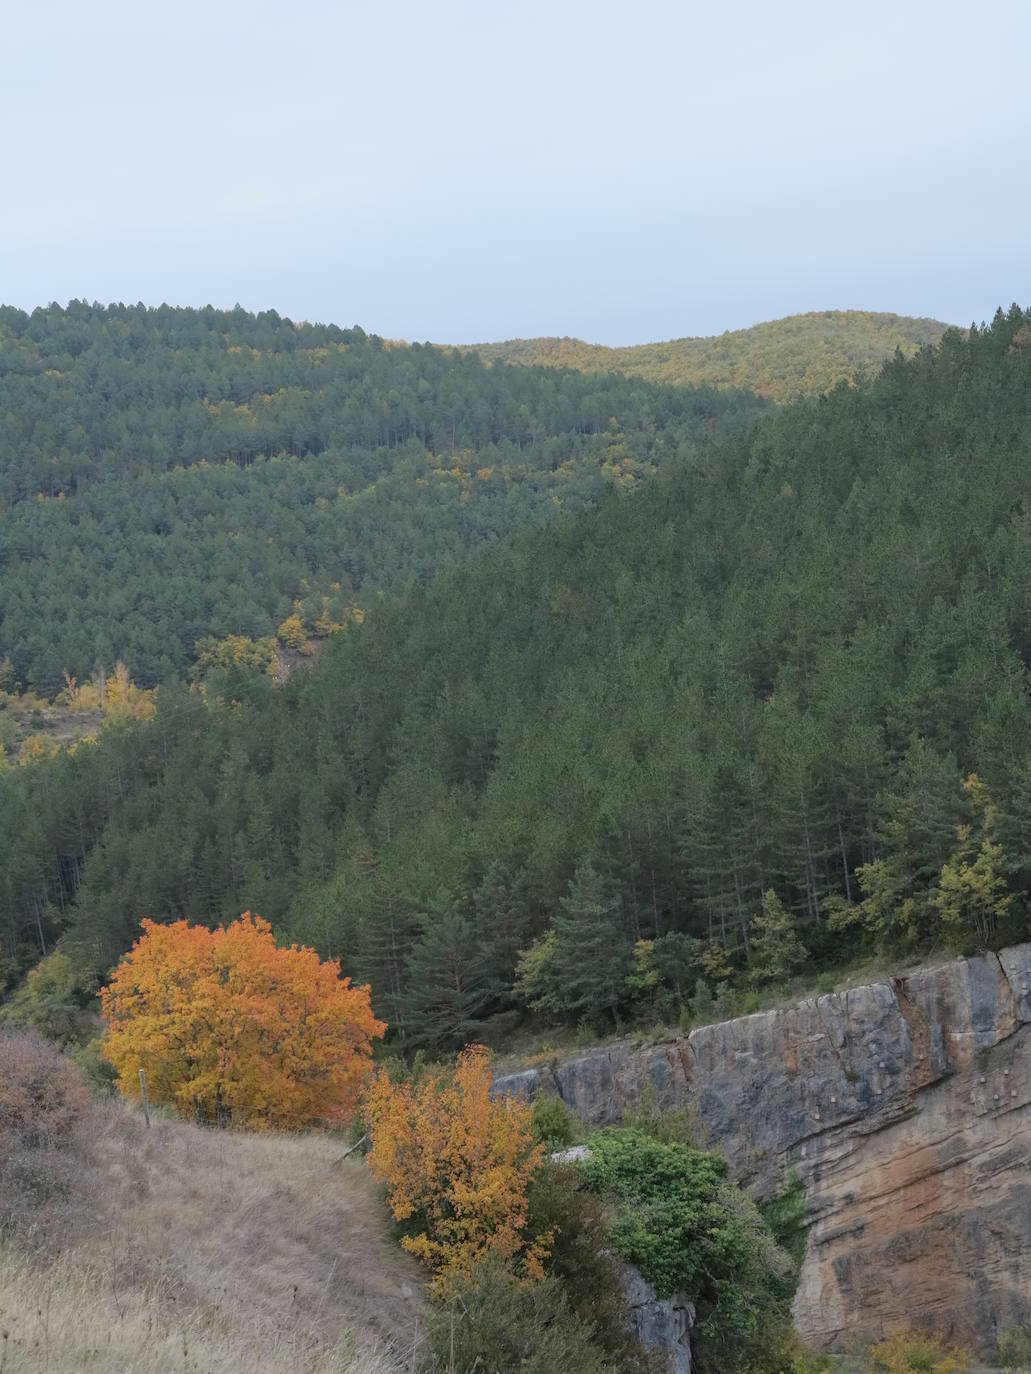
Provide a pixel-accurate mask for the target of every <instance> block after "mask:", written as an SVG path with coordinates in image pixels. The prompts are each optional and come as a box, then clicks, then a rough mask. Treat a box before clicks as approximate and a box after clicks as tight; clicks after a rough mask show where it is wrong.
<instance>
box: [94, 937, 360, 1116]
mask: <svg viewBox="0 0 1031 1374" xmlns="http://www.w3.org/2000/svg"><path fill="white" fill-rule="evenodd" d="M142 926H143V934H142V935H141V936H140V938H139V940H137V941H136V943H135V945H133V947H132V949H131V950H130V951H129V953H128V954H126V955H125V956H124V957H123V959H122V960H121V962H120V963H119V965H118V967H117V968H116V969H115V971H114V973H113V974H112V977H111V981H110V983H109V984H108V986H107V987H106V988H104V989H103V990H102V991H101V993H100V998H101V1006H102V1009H103V1014H104V1018H105V1020H106V1021H107V1023H108V1029H107V1034H106V1036H105V1039H104V1054H105V1057H106V1058H107V1059H108V1060H109V1061H110V1063H111V1064H113V1065H114V1067H115V1069H116V1070H117V1073H118V1080H117V1081H118V1087H119V1089H120V1091H121V1092H122V1093H124V1094H125V1095H126V1096H135V1097H138V1096H139V1091H140V1089H139V1070H140V1069H145V1070H146V1074H147V1087H148V1090H149V1093H150V1096H151V1098H152V1099H153V1100H154V1101H155V1102H167V1103H170V1104H171V1105H172V1106H173V1107H174V1108H175V1109H176V1111H177V1112H178V1113H179V1114H180V1115H181V1116H192V1115H197V1116H198V1117H200V1118H201V1119H203V1120H206V1121H211V1122H216V1123H218V1124H224V1123H225V1122H227V1121H229V1120H231V1121H233V1122H234V1123H237V1124H240V1125H246V1126H251V1127H259V1128H262V1127H269V1126H279V1127H286V1128H289V1129H296V1128H299V1127H302V1126H307V1125H310V1124H311V1123H312V1122H313V1121H315V1120H319V1119H322V1120H327V1119H328V1120H333V1119H336V1118H340V1117H345V1116H346V1115H347V1114H348V1113H350V1111H351V1110H352V1109H353V1107H354V1105H355V1103H356V1101H357V1099H358V1096H359V1093H360V1091H361V1088H362V1086H363V1084H364V1081H365V1078H366V1076H367V1074H368V1072H369V1069H370V1057H371V1053H372V1041H373V1039H374V1038H376V1037H379V1036H382V1035H383V1032H384V1031H385V1030H386V1026H385V1025H384V1023H383V1022H382V1021H377V1020H376V1018H375V1017H374V1016H373V1014H372V1009H371V1007H370V1004H369V989H368V988H367V987H357V988H356V987H352V986H351V981H350V979H349V978H343V979H342V978H341V977H340V965H339V963H337V962H334V961H325V962H323V961H322V960H320V959H319V956H318V955H317V954H316V953H315V951H314V950H311V949H303V948H298V947H297V946H296V945H294V946H291V948H289V949H281V948H279V947H278V946H277V945H276V943H275V940H274V939H273V937H272V927H271V926H270V925H269V923H268V922H267V921H263V920H262V919H261V918H260V917H259V916H252V915H251V913H250V912H249V911H247V912H244V914H243V915H242V916H241V917H240V919H239V920H238V921H234V922H233V923H232V924H231V925H229V926H227V927H225V928H224V929H220V930H208V929H207V928H206V927H204V926H191V925H189V924H188V923H187V922H186V921H175V922H173V923H171V924H170V925H160V924H158V923H157V922H156V921H143V922H142Z"/></svg>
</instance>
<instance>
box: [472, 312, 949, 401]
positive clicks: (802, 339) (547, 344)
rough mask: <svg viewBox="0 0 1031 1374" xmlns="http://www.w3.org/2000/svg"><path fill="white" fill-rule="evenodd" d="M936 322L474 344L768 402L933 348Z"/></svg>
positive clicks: (792, 321) (793, 321)
mask: <svg viewBox="0 0 1031 1374" xmlns="http://www.w3.org/2000/svg"><path fill="white" fill-rule="evenodd" d="M948 328H949V326H948V325H946V324H942V323H941V321H940V320H926V319H913V318H911V317H909V316H907V315H891V314H877V313H874V312H873V311H869V310H823V311H818V312H814V313H812V314H808V315H789V316H788V317H787V318H786V319H783V320H771V321H770V322H769V323H767V324H757V325H755V326H754V327H753V328H752V329H736V330H733V331H729V332H727V333H725V334H717V335H714V336H713V337H712V338H698V339H671V340H670V341H669V342H668V343H652V344H640V345H637V346H636V347H631V348H606V347H605V346H603V345H601V344H588V343H583V342H582V341H581V340H580V339H510V340H508V341H507V342H505V343H489V344H476V345H473V349H474V351H475V352H476V353H477V354H479V356H480V357H481V358H484V359H485V360H486V361H488V362H492V363H494V362H506V363H522V364H529V365H541V364H543V365H545V366H547V367H569V368H575V369H576V370H577V371H578V372H620V373H623V374H624V375H625V376H628V377H629V376H632V377H643V378H646V379H647V380H648V381H651V382H667V383H671V384H674V385H676V386H715V387H744V388H746V389H747V390H749V391H754V392H756V393H757V394H758V395H760V396H764V397H766V398H767V399H768V400H771V401H790V400H792V399H793V398H794V397H795V396H800V395H806V396H808V395H815V394H819V393H822V392H824V391H827V390H829V389H830V388H831V387H832V386H834V385H835V384H836V383H838V382H841V381H853V380H855V379H856V378H857V377H859V376H862V375H864V374H866V373H868V372H870V371H872V370H874V369H876V368H877V367H879V366H880V364H881V363H882V362H884V360H885V359H886V358H890V357H891V356H892V355H893V354H894V352H895V350H896V349H897V348H898V349H901V351H902V352H903V353H904V354H905V355H907V356H908V355H910V354H912V353H915V352H916V350H917V349H918V348H920V347H922V346H923V345H924V344H932V343H937V342H938V340H939V339H940V338H941V336H942V335H943V334H944V333H945V331H946V329H948Z"/></svg>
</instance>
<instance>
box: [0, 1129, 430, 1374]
mask: <svg viewBox="0 0 1031 1374" xmlns="http://www.w3.org/2000/svg"><path fill="white" fill-rule="evenodd" d="M62 1148H63V1151H65V1152H67V1153H70V1154H71V1155H72V1156H73V1161H74V1165H75V1167H74V1170H72V1171H70V1172H71V1176H72V1178H73V1180H74V1181H73V1183H72V1185H71V1191H70V1192H68V1193H66V1195H65V1196H64V1197H63V1199H59V1200H58V1201H57V1203H56V1204H55V1203H54V1202H53V1201H52V1202H51V1203H50V1204H49V1205H48V1206H47V1207H45V1208H43V1209H41V1210H39V1211H38V1213H37V1214H36V1215H35V1216H33V1214H31V1213H24V1212H23V1214H22V1216H21V1219H20V1222H19V1225H18V1226H17V1229H16V1230H15V1232H14V1234H13V1236H12V1235H10V1234H9V1235H8V1237H7V1239H6V1241H4V1242H2V1243H0V1370H2V1371H3V1374H14V1372H15V1371H19V1374H21V1371H26V1372H27V1374H28V1372H29V1371H31V1374H36V1371H39V1374H44V1371H45V1372H46V1374H72V1371H76V1372H77V1371H79V1370H91V1371H103V1374H127V1371H141V1374H142V1371H148V1372H149V1371H154V1372H155V1374H158V1372H159V1371H165V1370H168V1371H172V1370H176V1371H183V1372H184V1374H185V1371H197V1372H199V1371H205V1372H206V1374H249V1372H250V1371H257V1370H261V1371H269V1372H270V1374H278V1372H279V1371H283V1374H287V1371H289V1372H290V1374H301V1371H310V1374H328V1371H330V1370H333V1371H340V1374H387V1371H393V1370H397V1369H405V1368H410V1367H411V1365H412V1353H413V1348H414V1345H415V1343H416V1341H417V1333H418V1328H419V1325H420V1320H421V1316H422V1311H423V1302H424V1298H423V1281H424V1276H423V1275H422V1273H421V1271H420V1270H419V1269H418V1267H417V1266H416V1264H415V1262H414V1261H411V1260H410V1259H409V1257H408V1256H406V1255H404V1254H403V1253H402V1252H401V1251H400V1250H399V1248H398V1247H397V1244H396V1242H395V1241H394V1239H393V1237H392V1235H391V1232H390V1223H389V1218H388V1215H387V1211H386V1208H385V1207H384V1204H383V1202H382V1200H381V1198H380V1196H379V1193H378V1191H377V1188H376V1186H375V1184H374V1182H373V1180H372V1179H371V1177H370V1176H369V1174H368V1171H367V1169H366V1168H365V1166H364V1164H363V1163H362V1162H360V1161H359V1160H358V1159H357V1157H356V1158H354V1159H349V1160H346V1161H343V1162H340V1157H341V1154H342V1150H343V1147H342V1146H341V1145H340V1143H339V1142H337V1141H334V1140H332V1139H330V1138H327V1137H325V1136H290V1137H287V1136H275V1135H242V1134H233V1133H221V1134H216V1133H213V1132H209V1131H204V1130H200V1129H197V1128H195V1127H192V1126H189V1125H185V1124H182V1123H179V1122H171V1121H156V1122H155V1124H154V1126H153V1127H152V1128H151V1129H150V1130H149V1131H148V1130H147V1129H145V1127H144V1125H143V1122H142V1120H141V1119H140V1117H139V1116H138V1114H137V1113H135V1112H134V1111H132V1110H130V1109H129V1108H126V1107H122V1106H119V1105H116V1104H110V1105H109V1104H107V1103H97V1104H95V1105H93V1106H92V1107H91V1108H90V1109H89V1111H88V1113H87V1116H86V1117H85V1118H84V1119H83V1120H82V1121H81V1122H80V1124H79V1126H78V1128H77V1130H76V1132H75V1133H74V1134H73V1136H72V1137H71V1138H70V1139H69V1140H68V1141H67V1142H66V1143H65V1145H64V1146H63V1147H62ZM10 1201H11V1197H10V1194H8V1196H7V1197H4V1196H0V1205H5V1204H9V1203H10ZM4 1210H6V1211H7V1220H8V1221H10V1217H11V1211H10V1208H9V1206H4ZM4 1332H6V1337H4V1334H3V1333H4Z"/></svg>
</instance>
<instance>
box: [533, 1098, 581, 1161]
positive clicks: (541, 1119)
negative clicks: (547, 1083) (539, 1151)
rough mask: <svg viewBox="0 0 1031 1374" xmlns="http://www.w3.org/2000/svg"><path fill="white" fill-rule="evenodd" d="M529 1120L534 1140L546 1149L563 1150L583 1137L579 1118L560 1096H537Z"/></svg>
mask: <svg viewBox="0 0 1031 1374" xmlns="http://www.w3.org/2000/svg"><path fill="white" fill-rule="evenodd" d="M530 1121H531V1125H532V1127H533V1138H534V1140H536V1141H537V1142H538V1143H539V1144H541V1145H543V1146H544V1148H545V1149H546V1150H565V1149H568V1148H569V1146H570V1145H575V1144H577V1142H578V1141H579V1140H581V1139H582V1138H583V1131H582V1130H581V1127H580V1122H579V1120H578V1119H577V1118H576V1117H575V1116H574V1115H573V1113H572V1112H571V1111H570V1110H569V1108H568V1107H567V1106H566V1104H565V1103H564V1102H563V1101H562V1099H561V1098H560V1097H538V1099H537V1100H536V1102H535V1103H534V1104H533V1116H532V1117H531V1119H530Z"/></svg>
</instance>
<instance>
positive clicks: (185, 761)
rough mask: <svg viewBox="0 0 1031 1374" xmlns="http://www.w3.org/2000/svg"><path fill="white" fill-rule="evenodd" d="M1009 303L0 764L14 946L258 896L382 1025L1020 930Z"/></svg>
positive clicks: (1027, 733)
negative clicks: (318, 639)
mask: <svg viewBox="0 0 1031 1374" xmlns="http://www.w3.org/2000/svg"><path fill="white" fill-rule="evenodd" d="M1029 440H1031V316H1029V315H1027V314H1025V313H1024V312H1022V311H1021V310H1019V309H1017V308H1014V309H1013V310H1012V311H1011V312H1010V313H1009V315H1003V314H1001V313H1000V314H999V315H998V316H997V317H996V319H995V320H994V322H993V323H992V325H991V326H990V327H987V328H984V329H980V330H975V331H973V332H972V333H971V334H970V335H969V336H968V337H964V336H961V335H960V334H959V333H951V334H948V335H946V336H945V338H944V340H943V341H942V344H941V346H940V347H939V348H937V349H934V350H925V351H924V352H922V353H921V354H920V355H918V356H917V357H916V358H914V359H912V360H904V359H902V358H901V357H900V358H896V359H895V360H894V361H892V362H890V363H889V364H888V365H887V366H886V367H885V368H884V370H883V371H882V372H881V373H880V375H879V376H878V377H877V378H876V379H874V380H873V381H871V382H869V383H866V384H864V385H862V386H860V387H858V388H849V387H844V386H842V387H839V388H837V389H836V390H835V391H834V392H832V393H831V394H830V395H829V396H828V397H826V398H823V399H820V400H813V401H804V402H799V403H796V404H794V405H792V406H790V407H786V408H784V409H783V410H782V411H779V412H777V413H775V414H773V415H771V416H769V417H767V418H764V419H763V420H761V421H760V422H759V423H758V425H757V426H756V427H755V428H754V429H753V430H752V431H751V432H750V433H748V434H747V435H744V436H739V437H734V438H731V439H729V440H727V441H725V442H723V443H720V444H712V445H708V446H705V447H702V448H699V449H697V450H695V451H693V452H692V453H690V454H688V455H686V456H685V458H684V459H683V460H682V461H681V462H679V463H677V464H675V465H671V466H670V467H669V468H668V470H666V471H665V472H663V473H661V474H660V475H659V476H657V477H656V478H655V479H653V480H652V481H651V482H650V483H648V484H646V485H642V487H641V488H640V489H639V490H636V491H634V492H631V493H629V494H622V493H620V492H618V491H612V492H610V493H609V494H608V495H607V496H606V497H605V498H604V499H603V500H602V502H601V503H600V505H599V506H598V507H597V508H596V509H594V510H591V511H586V512H581V513H579V514H576V515H567V514H562V513H559V515H558V516H557V518H556V519H555V520H554V521H553V522H552V523H551V524H550V525H549V526H548V527H547V528H546V529H533V530H529V531H525V532H524V533H523V534H521V535H520V536H518V537H517V538H515V539H514V540H512V541H510V542H508V543H506V544H503V545H498V546H496V547H494V548H491V549H489V550H487V551H486V552H484V553H483V554H482V555H481V556H479V557H478V558H476V559H474V560H472V561H471V562H469V563H467V564H466V565H464V566H461V567H453V568H448V569H446V570H445V571H444V572H442V573H441V574H440V575H439V576H438V577H437V578H436V579H435V580H433V581H432V582H431V583H430V584H429V585H427V586H415V587H412V588H410V589H409V590H407V591H406V592H405V593H404V594H403V595H398V596H391V597H385V598H383V599H382V600H381V601H380V602H378V603H377V604H376V605H375V606H374V607H373V608H372V609H371V610H370V612H369V614H368V615H367V616H366V618H365V621H364V623H363V624H362V625H361V626H357V627H354V628H353V629H351V630H349V631H348V632H347V633H346V634H344V635H339V636H334V637H333V638H331V639H330V640H329V641H327V644H326V646H325V648H324V650H323V652H322V654H321V655H320V657H319V659H318V661H317V663H316V664H315V665H314V667H313V668H312V670H311V671H310V672H309V673H306V674H294V675H293V676H292V677H291V678H290V680H289V681H288V682H286V683H285V684H283V685H277V684H275V683H274V682H273V681H272V680H271V679H270V678H269V677H268V675H267V674H264V673H262V672H260V671H254V670H251V669H248V668H247V667H246V665H244V664H230V665H228V666H223V667H217V666H216V667H214V668H213V669H212V671H211V672H210V674H209V675H208V677H207V678H206V679H205V681H204V682H203V683H202V684H199V685H195V686H194V687H192V688H190V687H187V686H184V685H181V684H180V685H176V684H175V683H173V682H169V683H166V684H164V685H162V687H161V689H160V691H159V693H158V704H157V711H156V713H155V715H154V717H153V719H151V720H149V721H144V722H138V723H133V722H124V723H116V724H114V725H112V726H110V727H109V728H108V729H106V730H105V731H104V732H103V734H102V735H101V737H100V740H99V741H98V742H97V743H96V744H95V745H93V746H91V747H89V748H80V749H79V750H77V751H76V752H75V753H74V754H73V755H68V754H62V755H59V756H58V757H56V758H54V759H52V760H49V761H44V762H41V763H39V764H37V765H34V766H33V767H31V768H24V769H18V770H9V771H8V772H7V773H5V774H3V775H2V776H0V828H2V831H3V833H4V835H5V836H6V837H7V838H8V843H7V845H6V847H5V850H4V852H3V854H2V855H0V912H2V914H3V921H4V925H3V929H2V938H3V941H4V948H5V950H6V952H7V957H8V958H9V959H12V960H14V961H15V962H18V961H20V960H23V959H24V958H28V957H33V955H32V951H33V950H35V953H36V955H38V953H39V952H40V950H41V949H42V948H43V947H47V948H49V947H50V945H51V944H52V942H53V941H54V939H55V938H57V937H58V936H61V935H62V934H63V935H65V936H66V938H67V940H68V941H69V942H70V947H72V948H75V949H76V950H77V951H78V957H79V958H81V959H83V960H88V961H89V962H91V963H92V964H93V965H94V966H95V967H96V968H98V969H104V968H107V967H110V965H111V964H112V963H113V962H114V961H115V960H116V959H117V958H118V956H119V955H120V954H121V952H122V951H123V950H124V949H126V948H127V947H128V945H129V944H130V943H131V941H132V940H133V938H134V937H135V935H136V933H137V931H138V922H139V920H140V918H141V917H142V916H151V917H154V918H157V919H162V920H166V919H167V920H172V919H179V918H183V917H187V916H189V917H191V918H197V917H203V918H205V919H208V920H210V921H211V922H218V921H221V920H225V919H227V918H234V917H235V916H237V915H238V914H239V912H240V911H242V910H245V909H253V910H257V911H261V912H262V913H263V914H264V915H265V916H266V917H267V918H268V919H270V920H271V921H272V923H273V926H274V927H275V929H276V930H277V931H278V932H279V933H280V934H281V935H282V936H285V937H288V938H290V939H295V938H296V939H300V940H303V941H304V942H305V943H306V944H309V945H312V946H313V947H315V948H316V949H317V950H318V951H319V953H320V954H321V955H323V956H324V957H330V958H339V959H341V961H342V966H343V969H344V972H346V973H351V974H353V975H355V976H356V978H357V979H358V980H359V981H361V982H366V981H368V982H369V983H370V984H371V987H372V997H373V1008H374V1010H375V1012H376V1014H377V1015H378V1016H380V1017H382V1018H383V1019H385V1020H387V1021H388V1022H389V1023H390V1026H391V1034H392V1035H393V1036H394V1037H396V1039H397V1040H399V1041H400V1042H401V1043H403V1044H404V1046H405V1047H406V1048H409V1049H414V1048H417V1047H419V1046H431V1047H437V1046H445V1045H449V1044H455V1043H458V1042H460V1041H462V1040H463V1039H466V1038H470V1037H473V1038H478V1037H480V1036H482V1035H483V1034H488V1033H489V1030H490V1023H491V1018H493V1017H494V1016H496V1015H498V1014H499V1013H500V1014H504V1013H506V1012H507V1009H510V1008H512V1007H513V1006H515V1007H526V1006H527V1005H529V1006H536V1007H538V1009H539V1014H540V1015H541V1016H544V1017H546V1018H556V1017H557V1018H565V1019H567V1020H569V1021H572V1022H574V1023H575V1022H576V1021H578V1020H580V1019H586V1020H588V1021H589V1022H590V1021H594V1022H599V1023H600V1022H603V1021H604V1020H606V1019H608V1020H609V1021H610V1023H611V1019H612V1016H613V1015H616V1016H623V1015H625V1014H626V1013H627V1011H628V1010H633V1008H634V1007H635V1006H650V1005H653V1004H655V1003H657V1002H658V1001H661V1000H662V999H665V1002H666V1004H667V1005H668V1004H672V1005H673V1008H674V1011H675V1009H676V1005H677V1004H678V1003H679V1004H681V1005H682V1004H684V1003H686V1002H687V1001H688V999H689V998H693V997H694V996H695V995H696V988H697V985H698V984H699V983H701V985H702V989H701V992H702V994H704V993H705V991H706V989H708V990H710V991H711V990H716V991H717V992H718V990H719V988H720V985H721V984H724V983H725V982H726V981H727V980H728V979H731V978H738V979H745V980H757V981H761V980H762V979H767V980H777V979H779V978H781V977H783V976H784V975H785V973H786V972H787V971H790V969H791V968H793V967H798V966H800V965H808V967H809V968H811V969H812V968H823V967H829V966H833V964H834V963H835V962H836V961H838V960H840V959H842V958H847V957H849V956H850V954H852V953H854V952H855V951H856V950H857V949H868V948H869V947H870V945H871V943H872V942H876V943H879V944H880V945H881V946H882V947H884V948H888V949H893V950H906V951H917V952H919V951H926V950H928V949H932V948H936V947H939V948H940V947H943V946H944V945H951V946H953V947H955V946H956V945H960V946H961V947H962V945H963V944H964V942H968V943H969V944H970V946H971V947H973V945H975V944H984V943H992V942H998V941H1000V940H1003V939H1010V938H1015V937H1017V936H1020V935H1023V934H1025V933H1026V932H1027V929H1028V925H1027V904H1026V903H1027V898H1026V893H1027V891H1028V889H1029V887H1031V708H1029V696H1028V688H1029V682H1028V665H1029V662H1031V631H1029V626H1031V503H1029V497H1031V489H1029V476H1028V469H1027V464H1026V454H1027V451H1028V443H1029Z"/></svg>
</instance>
